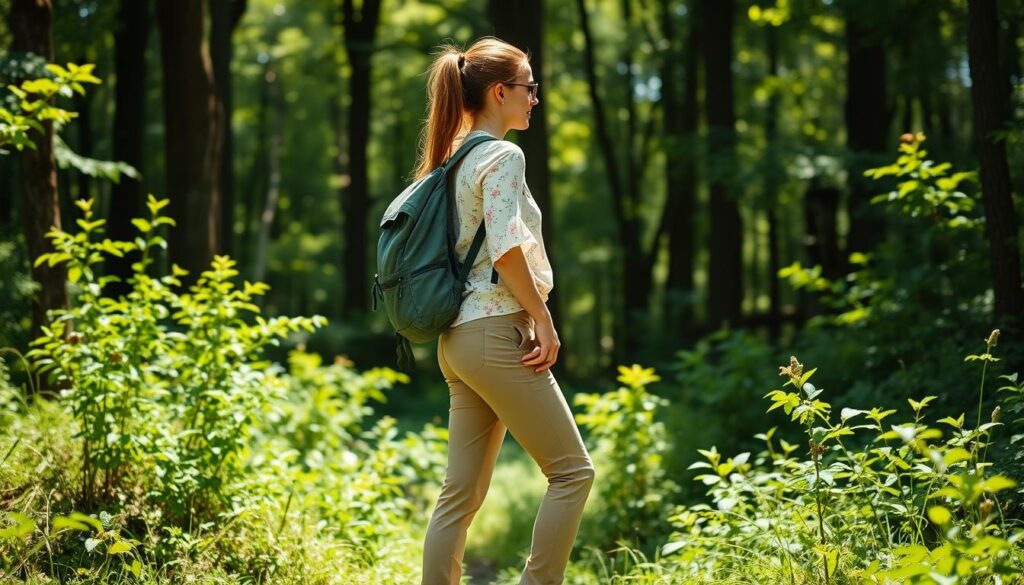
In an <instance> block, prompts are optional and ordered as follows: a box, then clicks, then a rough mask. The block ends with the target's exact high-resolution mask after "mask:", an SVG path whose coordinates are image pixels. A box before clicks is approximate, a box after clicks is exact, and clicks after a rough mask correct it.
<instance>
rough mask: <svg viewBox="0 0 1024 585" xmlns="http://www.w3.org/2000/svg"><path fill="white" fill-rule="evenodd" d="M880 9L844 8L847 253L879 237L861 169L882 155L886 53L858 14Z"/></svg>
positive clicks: (865, 247)
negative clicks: (847, 160)
mask: <svg viewBox="0 0 1024 585" xmlns="http://www.w3.org/2000/svg"><path fill="white" fill-rule="evenodd" d="M877 6H880V4H879V2H878V0H873V1H872V2H871V3H870V4H869V5H865V4H864V3H863V2H859V3H856V4H854V3H852V1H851V2H850V3H849V4H847V9H846V44H847V52H848V56H847V62H846V104H845V107H844V110H843V112H844V116H845V121H846V137H847V138H846V146H847V149H848V150H849V156H850V159H849V163H848V164H847V187H848V189H849V204H848V211H849V215H850V233H849V235H848V236H847V239H846V251H847V252H848V253H849V252H866V251H869V250H871V249H872V248H874V244H875V242H877V241H879V240H880V239H881V238H882V236H883V235H884V228H885V224H884V222H883V218H882V214H881V211H880V210H879V209H876V208H873V207H872V205H871V197H872V195H873V192H872V191H871V185H870V182H869V181H868V179H867V178H865V177H864V170H865V169H867V168H869V167H872V166H875V165H876V163H878V162H879V161H878V157H879V155H880V154H884V153H885V146H886V136H887V134H888V132H889V110H888V106H887V104H886V50H885V45H884V39H883V38H882V36H881V35H880V33H879V31H878V30H874V29H872V28H871V27H869V26H868V25H867V24H866V23H865V22H863V21H865V20H867V19H866V18H865V17H863V16H859V14H860V13H861V12H863V11H867V10H869V9H870V8H869V7H877Z"/></svg>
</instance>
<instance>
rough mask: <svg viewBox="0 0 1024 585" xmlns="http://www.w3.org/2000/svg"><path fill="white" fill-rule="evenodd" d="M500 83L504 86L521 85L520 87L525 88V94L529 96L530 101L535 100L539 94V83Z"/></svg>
mask: <svg viewBox="0 0 1024 585" xmlns="http://www.w3.org/2000/svg"><path fill="white" fill-rule="evenodd" d="M502 83H504V84H505V85H521V86H523V87H525V88H526V91H527V93H529V94H530V99H534V98H536V97H537V94H539V93H540V84H539V83H513V82H511V81H502Z"/></svg>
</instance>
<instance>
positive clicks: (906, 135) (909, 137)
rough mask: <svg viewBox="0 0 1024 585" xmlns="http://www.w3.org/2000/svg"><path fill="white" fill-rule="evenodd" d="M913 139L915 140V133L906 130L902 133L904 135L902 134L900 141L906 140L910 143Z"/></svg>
mask: <svg viewBox="0 0 1024 585" xmlns="http://www.w3.org/2000/svg"><path fill="white" fill-rule="evenodd" d="M913 141H914V135H913V134H911V133H910V132H904V133H903V134H902V135H901V136H900V142H905V143H907V144H910V143H912V142H913Z"/></svg>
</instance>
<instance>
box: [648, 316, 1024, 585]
mask: <svg viewBox="0 0 1024 585" xmlns="http://www.w3.org/2000/svg"><path fill="white" fill-rule="evenodd" d="M996 338H997V334H995V335H994V336H990V337H989V339H988V340H986V344H987V348H986V352H985V353H984V354H980V355H975V356H968V358H967V359H968V360H972V361H975V360H978V361H982V362H983V364H984V366H987V364H988V363H989V362H992V361H995V359H996V358H994V357H993V356H992V355H991V353H990V352H991V349H992V347H993V346H994V345H995V340H996ZM781 370H782V371H781V373H782V375H784V376H785V377H786V378H787V382H786V385H787V386H792V387H793V391H787V390H785V389H779V390H773V391H772V392H770V393H769V394H768V395H767V396H766V397H767V398H769V399H770V400H771V402H772V406H771V407H770V408H769V410H774V409H782V410H783V411H785V413H786V414H787V415H789V417H790V419H791V420H792V421H794V422H798V423H799V424H800V425H801V426H802V427H803V429H804V431H805V434H806V437H807V454H806V455H805V456H800V455H798V450H799V449H800V448H799V447H798V446H797V445H793V444H790V443H787V442H786V441H784V440H781V439H780V440H778V441H777V442H776V440H775V438H774V434H775V429H772V430H770V431H769V432H767V433H764V434H761V435H758V436H759V438H760V439H761V440H762V441H763V442H764V444H765V448H764V449H763V450H762V451H761V452H759V453H758V454H757V455H754V456H751V454H750V453H741V454H739V455H736V456H734V457H729V458H726V457H724V456H723V455H722V454H721V453H719V452H718V451H717V450H716V449H714V448H711V449H709V450H705V451H702V452H701V453H702V455H703V456H704V459H705V460H704V461H700V462H697V463H695V464H694V465H693V467H694V468H697V469H701V470H703V471H704V473H703V474H702V475H700V476H699V477H698V478H697V479H698V480H699V481H701V482H703V483H704V484H705V485H707V486H708V487H709V491H708V494H709V496H710V497H711V502H712V504H713V505H708V504H697V505H693V506H689V507H682V508H680V509H679V510H677V512H676V513H675V514H674V515H673V516H672V518H671V521H672V523H673V524H674V525H675V527H676V529H677V532H676V534H675V535H674V536H673V537H672V539H671V541H670V542H669V543H668V544H667V545H666V546H665V547H664V549H663V552H664V553H665V554H671V555H673V558H674V559H675V562H676V565H677V567H678V568H679V570H680V572H682V573H683V574H686V575H689V576H690V577H693V578H698V577H709V576H711V575H715V574H718V573H719V572H728V573H732V574H740V575H745V576H749V577H750V578H757V579H766V580H769V581H780V580H785V581H788V582H825V583H828V582H833V581H835V582H849V581H857V582H869V583H883V582H908V583H981V582H993V581H994V582H1004V583H1005V582H1013V581H1012V579H1020V578H1021V576H1022V570H1024V565H1022V562H1024V554H1022V550H1021V549H1020V545H1019V543H1020V540H1021V539H1022V538H1024V531H1022V530H1021V529H1020V528H1015V527H1013V525H1012V523H1010V522H1008V521H1006V519H1005V517H1004V514H1003V510H1004V507H1005V506H1006V505H1007V503H1006V502H1005V501H1003V500H1002V495H1003V494H1004V492H1006V490H1008V489H1009V488H1011V487H1013V485H1014V482H1013V481H1011V480H1010V479H1008V478H1006V477H1005V476H1003V475H1000V474H993V473H990V464H989V463H988V462H987V461H986V453H987V448H988V445H989V443H990V441H991V433H992V431H993V429H995V428H996V427H998V426H999V425H1001V424H1002V423H1000V422H999V421H998V420H992V421H982V419H981V416H980V414H979V415H978V416H977V417H976V419H977V420H976V421H975V425H973V426H970V425H967V424H966V423H965V416H964V415H963V414H962V415H960V416H959V417H958V418H953V417H945V418H943V419H941V420H939V421H937V423H936V424H937V425H940V426H932V425H929V424H926V422H925V420H924V419H925V413H926V409H927V407H928V404H929V403H930V402H931V401H932V400H933V398H934V397H927V398H925V399H923V400H920V401H916V400H913V399H911V400H909V401H908V402H909V404H910V406H911V409H912V411H913V418H912V419H911V420H907V421H904V422H902V423H900V424H892V423H891V421H890V420H887V419H889V417H891V416H893V415H894V414H896V411H895V410H891V409H890V410H883V409H880V408H877V407H876V408H871V409H869V410H860V409H853V408H844V409H842V411H841V412H840V414H839V417H838V420H835V417H834V416H833V413H832V408H831V405H830V404H828V403H826V402H824V401H822V400H821V399H820V397H821V396H822V395H823V390H822V389H819V388H816V387H815V386H814V385H813V384H812V383H811V382H810V378H811V377H812V376H813V374H814V373H815V371H814V370H811V371H808V372H804V371H803V366H802V364H800V363H799V362H798V361H797V360H796V358H793V359H792V360H791V362H790V364H789V365H788V366H785V367H783V368H781ZM984 384H985V373H984V368H983V373H982V383H981V388H982V392H980V393H979V396H978V399H979V405H980V404H982V393H983V390H984ZM993 418H995V419H998V415H996V416H995V417H993ZM943 428H945V429H949V430H950V431H951V433H950V436H949V437H948V438H945V439H943V434H944V433H943ZM857 439H860V440H861V441H864V444H863V446H862V447H860V448H854V447H853V446H852V445H853V442H854V441H855V440H857Z"/></svg>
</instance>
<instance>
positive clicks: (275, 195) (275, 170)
mask: <svg viewBox="0 0 1024 585" xmlns="http://www.w3.org/2000/svg"><path fill="white" fill-rule="evenodd" d="M264 79H265V83H266V84H267V94H268V99H269V101H270V109H271V112H270V118H271V122H270V125H271V128H270V145H269V149H268V152H267V198H266V202H265V203H264V205H263V213H262V214H260V221H259V226H260V227H259V232H258V234H257V237H256V260H255V262H254V263H253V266H254V270H253V280H256V281H257V282H262V281H263V280H264V278H265V277H266V274H267V253H268V250H269V249H270V230H271V228H272V227H273V226H274V215H275V214H276V213H277V202H278V199H280V196H281V143H282V142H283V139H284V109H285V104H284V92H283V91H282V90H281V82H280V81H278V80H277V78H276V73H275V71H274V70H273V69H272V68H268V69H267V73H266V75H265V76H264Z"/></svg>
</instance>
